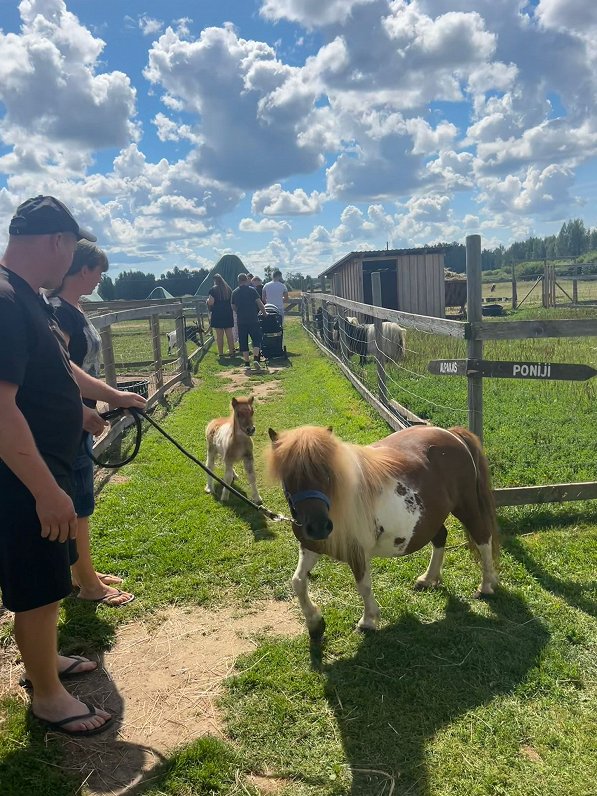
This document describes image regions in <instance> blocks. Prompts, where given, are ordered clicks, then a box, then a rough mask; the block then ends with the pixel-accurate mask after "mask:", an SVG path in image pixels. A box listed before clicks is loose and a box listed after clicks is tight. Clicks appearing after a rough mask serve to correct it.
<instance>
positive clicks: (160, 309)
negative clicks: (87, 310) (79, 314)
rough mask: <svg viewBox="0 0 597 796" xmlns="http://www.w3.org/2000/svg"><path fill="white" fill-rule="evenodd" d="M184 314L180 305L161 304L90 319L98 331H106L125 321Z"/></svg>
mask: <svg viewBox="0 0 597 796" xmlns="http://www.w3.org/2000/svg"><path fill="white" fill-rule="evenodd" d="M181 312H182V306H181V304H180V303H178V304H160V305H159V306H157V307H147V306H146V307H138V308H137V309H131V310H119V311H118V312H109V313H108V314H107V315H96V316H94V317H93V318H89V321H90V323H92V324H93V325H94V326H95V328H96V329H98V330H101V329H105V328H106V326H111V325H112V324H113V323H123V322H124V321H137V320H144V319H145V318H150V317H151V316H152V315H164V316H165V315H173V316H174V317H176V316H177V315H180V314H181Z"/></svg>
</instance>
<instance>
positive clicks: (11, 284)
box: [0, 266, 83, 486]
mask: <svg viewBox="0 0 597 796" xmlns="http://www.w3.org/2000/svg"><path fill="white" fill-rule="evenodd" d="M0 381H6V382H9V383H10V384H16V385H17V386H18V390H17V396H16V403H17V406H18V408H19V409H20V410H21V412H22V413H23V415H24V416H25V419H26V421H27V423H28V424H29V428H30V429H31V433H32V434H33V438H34V440H35V444H36V445H37V449H38V450H39V452H40V454H41V455H42V457H43V459H44V461H45V462H46V464H47V465H48V467H49V468H50V471H51V472H52V474H53V475H54V476H62V475H68V474H69V473H70V471H71V469H72V465H73V462H74V460H75V457H76V455H77V450H78V447H79V442H80V440H81V434H82V431H83V408H82V407H83V404H82V402H81V393H80V391H79V387H78V385H77V382H76V381H75V378H74V376H73V373H72V370H71V367H70V361H69V357H68V351H67V349H66V345H65V342H64V338H63V337H62V334H61V333H60V330H59V328H58V325H57V323H56V319H55V317H54V314H53V312H52V308H51V307H50V305H49V304H48V302H47V301H46V299H45V297H43V296H41V295H40V294H38V293H36V292H35V291H34V290H33V289H32V288H31V287H30V285H29V284H27V282H25V280H24V279H21V277H20V276H18V275H17V274H15V273H13V272H12V271H9V270H8V269H6V268H4V267H3V266H0ZM8 469H9V468H7V466H6V465H5V464H4V463H2V462H1V461H0V486H2V484H7V483H8V482H9V481H8V480H7V479H6V475H7V472H6V471H7V470H8ZM1 476H4V478H2V477H1Z"/></svg>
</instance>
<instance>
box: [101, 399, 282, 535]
mask: <svg viewBox="0 0 597 796" xmlns="http://www.w3.org/2000/svg"><path fill="white" fill-rule="evenodd" d="M125 412H130V414H131V415H132V417H133V420H134V422H135V426H136V429H137V438H136V440H135V446H134V448H133V452H132V453H131V454H130V456H128V457H127V458H126V459H125V460H124V461H122V462H119V463H118V464H116V465H108V466H110V467H113V468H116V467H122V466H123V465H124V464H128V463H129V462H131V461H132V460H133V459H134V458H135V456H136V455H137V454H138V453H139V448H140V447H141V418H143V419H144V420H147V422H148V423H149V424H150V425H152V426H153V427H154V428H155V429H157V430H158V431H159V432H160V434H161V435H162V436H163V437H165V438H166V439H167V440H168V442H171V443H172V445H174V447H175V448H178V450H179V451H180V452H181V453H183V454H184V455H185V456H186V457H187V459H190V460H191V461H192V462H193V463H194V464H196V465H198V466H199V467H201V469H202V470H203V471H204V472H206V473H207V474H208V475H210V476H211V477H212V478H213V479H214V480H215V481H217V482H218V483H219V484H222V486H223V487H225V488H226V489H228V490H229V491H230V492H232V494H233V495H236V496H237V497H238V498H240V499H241V500H242V501H243V502H244V503H246V504H247V505H248V506H252V508H254V509H256V511H259V512H261V514H265V516H266V517H268V519H270V520H273V521H274V522H291V523H294V522H295V520H293V519H292V518H291V517H286V515H284V514H280V513H279V512H275V511H272V510H271V509H268V508H267V507H266V506H259V505H258V504H257V503H254V502H253V501H252V500H249V498H248V497H246V496H245V495H243V494H242V492H239V491H238V489H235V488H234V487H233V486H232V485H231V484H227V483H226V482H225V481H224V479H223V478H220V477H219V476H218V475H216V474H215V473H214V472H212V471H211V470H210V469H209V467H207V465H205V464H203V462H202V461H200V460H199V459H197V458H196V457H195V456H193V454H192V453H189V452H188V451H187V450H185V448H183V446H182V445H181V444H180V443H179V442H177V441H176V440H175V439H174V438H173V437H171V436H170V434H168V432H167V431H165V429H163V428H162V427H161V426H160V424H159V423H156V421H155V420H154V419H153V418H152V417H150V416H149V415H148V414H146V412H144V411H143V410H141V409H135V408H131V409H112V410H110V411H109V412H103V413H102V415H101V416H102V417H103V418H104V420H113V419H114V418H115V417H119V416H120V415H123V414H124V413H125ZM91 458H92V459H93V461H94V462H95V464H97V465H98V466H99V467H106V466H107V465H105V464H102V462H99V461H98V460H97V459H95V458H94V457H93V456H92V457H91Z"/></svg>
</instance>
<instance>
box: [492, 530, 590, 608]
mask: <svg viewBox="0 0 597 796" xmlns="http://www.w3.org/2000/svg"><path fill="white" fill-rule="evenodd" d="M502 547H503V548H504V550H507V552H508V553H510V555H511V556H512V557H513V558H515V559H516V560H517V561H518V562H519V563H520V564H522V565H523V566H524V567H525V569H526V570H527V572H529V573H530V574H531V575H532V576H533V577H534V578H536V579H537V581H538V582H539V583H540V584H541V586H542V587H543V588H544V589H545V590H546V591H549V592H551V594H554V595H555V596H556V597H561V598H562V599H563V600H565V601H566V602H567V603H568V605H570V606H572V607H573V608H578V609H580V610H581V611H584V612H585V613H586V614H589V616H597V601H596V600H595V599H594V598H593V597H592V595H593V594H595V591H596V589H597V581H595V580H589V581H586V582H584V583H575V582H574V581H567V580H564V579H563V578H559V577H557V576H556V575H554V574H553V573H552V572H548V571H547V570H546V569H544V568H543V567H542V566H541V565H540V564H539V563H538V562H537V561H536V560H535V559H534V558H533V556H532V555H531V554H530V553H529V551H528V550H527V549H526V548H525V546H524V544H523V543H522V541H521V540H520V539H518V538H517V537H516V536H506V537H502Z"/></svg>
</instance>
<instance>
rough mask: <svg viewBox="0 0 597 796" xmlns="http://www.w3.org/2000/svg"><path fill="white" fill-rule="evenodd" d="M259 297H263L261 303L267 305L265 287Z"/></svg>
mask: <svg viewBox="0 0 597 796" xmlns="http://www.w3.org/2000/svg"><path fill="white" fill-rule="evenodd" d="M261 295H262V296H263V303H264V304H267V290H266V289H265V285H264V286H263V290H262V291H261Z"/></svg>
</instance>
